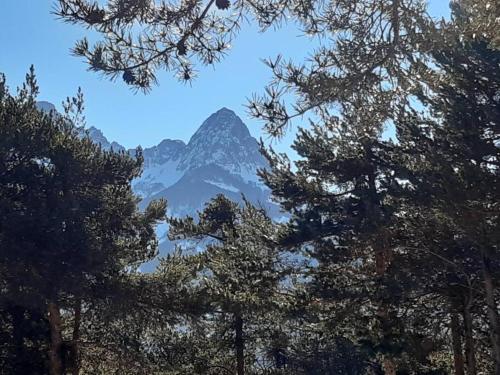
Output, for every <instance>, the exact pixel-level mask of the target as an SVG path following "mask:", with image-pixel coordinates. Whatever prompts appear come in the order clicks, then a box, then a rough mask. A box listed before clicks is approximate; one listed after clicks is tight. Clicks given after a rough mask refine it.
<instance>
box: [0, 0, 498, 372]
mask: <svg viewBox="0 0 500 375" xmlns="http://www.w3.org/2000/svg"><path fill="white" fill-rule="evenodd" d="M450 6H451V10H452V13H451V18H450V19H449V20H439V21H436V20H434V19H433V18H432V17H430V16H429V14H428V12H427V9H426V4H425V2H423V1H419V0H382V1H380V0H351V1H347V0H331V1H314V0H312V1H302V0H298V1H292V0H270V1H261V0H252V1H246V0H235V1H224V0H208V1H196V0H194V1H181V2H177V1H175V2H167V1H165V2H156V1H148V0H109V1H106V2H100V3H97V2H93V1H86V0H59V1H58V2H57V6H56V8H55V9H56V10H55V12H56V13H57V15H58V16H59V17H60V18H61V19H62V20H63V21H66V22H70V23H74V24H78V25H81V26H84V27H87V28H89V29H91V30H93V31H94V32H97V34H98V35H99V36H100V39H98V41H97V42H96V43H95V44H94V45H91V44H90V43H89V42H88V41H87V40H86V39H84V40H81V41H79V42H77V44H76V46H75V49H74V53H75V54H76V55H78V56H81V57H83V58H84V59H85V61H86V63H87V64H88V66H89V68H90V70H93V71H95V72H99V73H102V74H104V75H105V76H108V77H110V78H116V77H121V78H122V79H123V80H124V81H125V82H126V83H128V84H130V85H131V86H132V87H135V88H139V89H144V90H149V89H150V88H151V86H152V85H154V84H155V83H156V79H157V78H156V77H157V73H158V71H160V70H167V71H170V72H173V73H174V74H176V75H178V76H179V77H180V79H181V80H189V79H191V78H192V74H193V71H194V69H195V67H196V65H197V64H206V65H211V64H214V63H216V62H217V61H219V60H220V59H221V58H222V57H223V56H224V54H225V53H226V52H228V53H230V51H228V46H229V43H230V41H231V40H232V39H233V38H236V37H237V33H238V30H239V26H240V25H241V22H242V21H243V19H245V18H247V17H248V18H250V19H251V22H256V23H257V24H258V25H259V26H260V27H261V28H262V30H267V29H270V28H272V27H274V26H279V25H280V23H282V22H285V21H286V20H291V21H290V22H292V21H293V22H296V23H297V24H298V25H300V27H301V28H302V29H303V30H304V31H305V32H306V33H307V34H309V35H311V36H312V37H313V38H314V37H318V38H323V39H324V42H323V43H322V45H321V48H319V49H317V50H316V51H314V52H313V55H312V58H311V59H310V60H308V61H296V62H285V61H284V59H282V58H277V59H275V60H269V61H268V62H267V63H268V65H269V68H270V69H271V70H272V73H273V76H274V79H273V81H272V82H271V83H270V84H269V85H268V86H267V88H266V89H265V94H264V95H263V96H256V97H254V99H253V100H252V101H251V102H250V103H249V104H248V105H249V110H250V112H251V114H252V115H253V116H255V117H256V118H258V119H261V120H262V121H263V126H264V128H265V130H266V131H267V132H269V134H270V135H271V136H272V137H280V136H282V135H283V134H284V132H286V131H290V130H289V125H290V122H291V121H299V122H300V121H301V119H308V122H307V123H305V122H304V124H303V126H302V127H300V128H299V130H298V131H297V133H296V134H295V142H294V144H293V149H294V150H295V151H296V152H297V154H298V155H299V158H298V160H295V161H292V160H290V158H289V157H288V156H287V155H286V154H279V153H276V152H275V151H274V150H273V149H272V148H269V147H266V146H265V145H264V144H262V145H261V151H262V153H263V155H264V156H265V157H266V159H267V161H268V165H269V167H268V168H265V169H262V170H260V171H259V176H260V178H261V179H262V181H263V183H264V184H265V185H266V186H267V188H268V189H269V190H270V191H271V192H272V197H273V200H274V201H275V202H277V203H278V204H279V205H280V207H281V209H282V210H283V213H284V214H286V215H287V220H286V221H284V222H279V223H278V222H275V221H273V220H272V219H271V218H270V216H269V214H268V213H267V212H266V210H265V209H263V208H262V207H259V206H258V205H256V204H253V203H251V202H250V201H249V200H247V199H246V198H243V203H237V202H233V201H231V200H230V199H228V198H227V197H225V196H222V195H218V196H216V197H214V198H213V199H211V200H210V201H208V202H206V205H205V207H204V208H203V209H202V210H201V211H200V212H198V213H197V214H196V215H194V216H193V217H191V216H186V217H174V216H172V215H169V213H168V209H167V204H166V202H164V201H163V200H156V201H152V202H151V203H150V204H149V205H148V206H147V207H146V208H145V209H144V210H141V209H139V202H140V197H138V196H137V195H136V194H135V193H134V192H133V190H132V185H131V183H132V181H133V180H134V178H136V177H138V176H139V175H140V173H141V168H142V161H143V158H142V154H141V150H140V149H139V150H138V151H137V153H136V154H135V155H131V154H130V153H129V152H125V151H121V152H114V151H112V150H111V151H105V150H103V149H102V148H101V147H100V146H99V145H96V144H94V143H92V141H91V140H90V138H89V137H88V134H87V133H86V131H85V127H84V125H83V124H82V122H81V112H82V109H83V102H82V96H81V95H79V96H77V98H75V99H68V101H67V102H66V103H67V104H66V106H65V108H66V113H65V114H58V113H56V112H53V111H52V112H49V113H47V112H44V111H41V110H39V108H38V107H37V106H36V96H37V93H38V87H37V82H36V78H35V75H34V71H33V70H31V71H30V72H29V73H28V74H27V76H26V83H25V84H24V85H23V86H22V87H21V88H19V89H18V92H17V95H13V94H12V93H11V92H10V91H9V89H8V87H7V83H6V79H5V77H3V78H2V79H1V80H0V252H1V257H0V283H1V293H0V321H1V325H0V338H1V339H0V373H1V374H51V375H62V374H72V375H77V374H158V375H159V374H165V375H174V374H237V375H244V374H255V375H257V374H276V375H277V374H283V375H285V374H304V375H306V374H307V375H309V374H310V375H313V374H352V375H355V374H360V375H361V374H366V375H379V374H380V375H381V374H385V375H403V374H412V375H413V374H414V375H417V374H419V375H424V374H427V375H431V374H432V375H439V374H455V375H465V374H467V375H480V374H495V375H500V313H499V308H500V304H499V299H500V291H499V284H500V249H499V246H500V237H499V235H500V228H499V225H500V207H499V202H500V199H499V198H500V197H499V188H500V184H499V181H498V178H499V171H500V158H499V156H500V155H499V150H500V148H499V146H500V50H499V40H500V39H499V38H500V34H499V30H500V25H499V24H498V23H499V21H498V20H499V19H500V17H499V12H500V5H498V4H497V3H496V2H494V1H479V2H478V1H468V0H457V1H453V2H451V4H450ZM290 94H291V95H290ZM290 97H292V99H291V100H292V101H291V102H290ZM387 128H391V129H393V132H394V137H392V138H388V137H386V136H385V135H384V131H385V130H386V129H387ZM161 222H166V223H167V224H168V227H169V233H168V235H169V238H170V239H171V240H172V241H176V243H177V244H178V246H177V248H176V249H175V251H174V252H173V253H171V254H169V255H167V256H165V257H163V258H161V260H160V263H159V266H158V267H157V269H156V270H155V271H154V272H152V273H141V272H140V270H139V267H140V265H141V264H143V263H144V262H147V261H149V260H151V259H153V258H154V257H155V256H157V251H158V240H157V238H156V234H155V228H156V225H157V224H159V223H161ZM200 243H201V244H203V250H202V251H198V248H197V247H198V245H199V244H200Z"/></svg>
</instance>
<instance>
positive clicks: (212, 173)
mask: <svg viewBox="0 0 500 375" xmlns="http://www.w3.org/2000/svg"><path fill="white" fill-rule="evenodd" d="M49 104H50V103H49ZM39 107H40V106H39ZM41 109H42V110H46V109H50V110H53V107H51V106H50V105H47V104H43V108H41ZM84 136H87V137H89V138H90V139H91V140H92V141H93V142H95V143H98V144H100V145H101V147H102V148H103V149H105V150H113V151H116V152H122V151H124V152H128V153H130V154H131V155H134V154H135V151H136V150H137V148H133V149H129V150H126V149H125V147H123V146H122V145H120V144H119V143H117V142H113V141H109V140H108V139H107V138H106V136H105V135H104V134H103V132H102V131H101V130H100V129H98V128H96V127H89V128H87V129H85V131H84ZM142 154H143V157H144V165H143V173H142V175H141V176H140V177H138V178H137V179H135V180H134V181H133V182H132V187H133V189H134V191H135V192H136V193H137V194H138V195H140V197H141V198H142V200H141V203H140V207H142V208H144V207H145V206H146V205H147V204H148V203H149V202H150V201H151V200H153V199H159V198H164V199H166V200H167V203H168V214H169V215H170V216H176V217H179V216H186V215H190V216H195V215H196V213H197V211H199V210H201V209H202V208H203V206H204V205H205V204H206V203H207V202H208V201H209V200H210V199H211V198H213V197H215V196H216V195H217V194H224V195H225V196H227V197H228V198H230V199H232V200H234V201H237V202H242V200H243V197H245V198H246V199H248V200H249V201H250V202H252V203H254V204H256V205H259V206H261V207H263V208H265V209H266V210H267V211H268V212H269V214H270V216H271V217H273V218H274V219H277V220H281V219H282V218H283V215H282V214H281V213H280V210H279V208H278V206H277V205H276V204H275V203H273V202H272V200H271V197H270V190H269V189H268V188H267V187H266V186H265V185H264V184H263V183H262V182H261V181H260V180H259V178H258V177H257V170H258V169H264V168H266V167H268V163H267V160H266V159H265V158H264V157H263V156H262V154H261V153H260V148H259V144H258V142H257V140H256V139H255V138H254V137H252V135H251V134H250V132H249V130H248V128H247V126H246V125H245V124H244V122H243V121H242V120H241V118H240V117H238V116H237V114H236V113H235V112H234V111H232V110H230V109H228V108H225V107H223V108H221V109H220V110H218V111H217V112H215V113H213V114H211V115H210V116H209V117H208V118H207V119H206V120H205V121H203V123H202V124H201V125H200V127H199V128H198V129H197V130H196V132H195V133H194V134H193V135H192V136H191V137H190V139H189V141H188V142H187V143H185V142H183V141H182V140H176V139H168V138H166V139H163V140H162V141H160V142H159V143H158V144H157V145H154V146H152V147H148V148H145V149H143V150H142ZM164 229H165V228H163V229H162V230H159V231H158V236H159V239H160V249H161V253H162V254H165V253H168V252H169V251H171V250H172V248H173V246H174V244H173V243H171V242H170V241H169V240H168V239H167V237H166V231H165V230H164ZM152 269H154V262H153V265H149V266H146V267H145V270H146V271H149V270H152Z"/></svg>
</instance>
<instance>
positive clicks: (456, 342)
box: [450, 312, 465, 375]
mask: <svg viewBox="0 0 500 375" xmlns="http://www.w3.org/2000/svg"><path fill="white" fill-rule="evenodd" d="M450 315H451V322H450V328H451V340H452V347H453V368H454V370H455V375H465V367H464V355H463V352H462V336H461V333H460V320H459V319H458V315H457V313H456V312H452V313H451V314H450Z"/></svg>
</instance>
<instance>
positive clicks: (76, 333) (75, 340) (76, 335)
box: [71, 301, 82, 375]
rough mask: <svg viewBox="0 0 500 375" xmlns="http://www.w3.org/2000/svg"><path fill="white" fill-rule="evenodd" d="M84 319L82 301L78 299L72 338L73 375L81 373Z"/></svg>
mask: <svg viewBox="0 0 500 375" xmlns="http://www.w3.org/2000/svg"><path fill="white" fill-rule="evenodd" d="M81 319H82V302H81V301H77V302H76V305H75V321H74V323H73V337H72V339H71V341H72V344H73V353H72V358H73V363H72V364H71V365H72V375H79V374H80V347H79V344H80V322H81Z"/></svg>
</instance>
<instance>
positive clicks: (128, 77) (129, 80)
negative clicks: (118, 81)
mask: <svg viewBox="0 0 500 375" xmlns="http://www.w3.org/2000/svg"><path fill="white" fill-rule="evenodd" d="M122 78H123V80H124V81H125V83H126V84H127V85H133V84H135V83H136V78H135V74H134V72H132V71H131V70H130V69H127V70H125V71H124V72H123V76H122Z"/></svg>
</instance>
